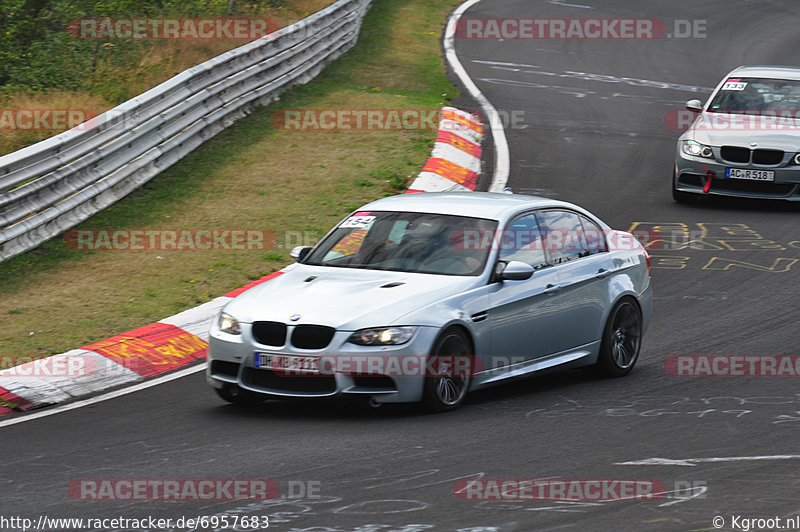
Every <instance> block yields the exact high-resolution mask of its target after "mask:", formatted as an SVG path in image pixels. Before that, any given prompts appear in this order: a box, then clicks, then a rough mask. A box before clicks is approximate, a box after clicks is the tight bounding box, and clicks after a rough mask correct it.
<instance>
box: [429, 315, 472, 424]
mask: <svg viewBox="0 0 800 532" xmlns="http://www.w3.org/2000/svg"><path fill="white" fill-rule="evenodd" d="M472 357H473V353H472V348H471V346H470V341H469V338H467V335H466V334H465V333H464V332H462V331H460V330H459V329H449V330H447V331H445V333H444V334H442V336H440V337H439V339H438V340H436V344H435V345H434V348H433V353H432V354H431V361H430V363H429V364H428V366H427V367H428V371H429V372H430V373H432V374H429V375H426V376H425V389H424V391H423V393H422V405H423V407H424V408H425V410H427V411H429V412H447V411H449V410H455V409H456V408H458V407H459V406H461V403H463V402H464V397H465V396H466V395H467V389H468V388H469V383H470V376H471V374H472V360H473V358H472Z"/></svg>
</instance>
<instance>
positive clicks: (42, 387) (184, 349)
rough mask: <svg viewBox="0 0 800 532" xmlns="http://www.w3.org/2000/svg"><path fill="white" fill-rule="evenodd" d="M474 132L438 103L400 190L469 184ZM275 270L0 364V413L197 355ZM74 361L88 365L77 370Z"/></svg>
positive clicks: (144, 374) (472, 182)
mask: <svg viewBox="0 0 800 532" xmlns="http://www.w3.org/2000/svg"><path fill="white" fill-rule="evenodd" d="M482 139H483V126H482V124H481V122H480V119H479V118H478V117H476V116H474V115H472V114H470V113H468V112H465V111H460V110H458V109H455V108H452V107H445V108H444V109H442V120H441V122H440V124H439V134H438V137H437V139H436V144H435V146H434V148H433V152H432V154H431V158H430V159H429V160H428V162H427V164H426V165H425V167H424V168H423V170H422V172H421V173H420V174H419V176H418V177H417V178H416V179H415V180H414V182H413V183H412V184H411V187H409V189H408V190H407V191H406V192H407V193H408V192H445V191H464V192H469V191H472V190H475V186H476V185H477V181H478V175H479V174H480V168H481V140H482ZM291 267H292V266H291V265H290V266H287V268H291ZM284 270H285V269H284ZM281 273H282V271H279V272H275V273H272V274H270V275H267V276H266V277H263V278H261V279H258V280H257V281H253V282H252V283H250V284H248V285H245V286H243V287H241V288H238V289H236V290H233V291H231V292H228V293H227V294H225V295H223V296H220V297H218V298H216V299H213V300H212V301H209V302H208V303H204V304H202V305H200V306H198V307H195V308H192V309H189V310H186V311H184V312H181V313H180V314H176V315H174V316H170V317H169V318H165V319H163V320H161V321H159V322H156V323H152V324H150V325H146V326H144V327H140V328H138V329H134V330H132V331H128V332H126V333H122V334H119V335H117V336H113V337H111V338H108V339H106V340H103V341H100V342H96V343H93V344H90V345H86V346H83V347H82V348H80V349H73V350H72V351H68V352H66V353H61V354H58V355H53V356H52V357H49V358H48V361H49V362H48V364H46V365H43V364H42V363H41V361H32V362H27V363H25V364H22V365H20V366H15V367H13V368H9V369H6V370H2V371H0V415H5V414H12V413H14V412H16V411H28V410H33V409H36V408H40V407H43V406H47V405H52V404H58V403H64V402H67V401H71V400H74V399H77V398H80V397H84V396H86V395H90V394H93V393H98V392H101V391H103V390H107V389H109V388H114V387H117V386H121V385H126V384H131V383H135V382H138V381H142V380H144V379H147V378H150V377H154V376H156V375H160V374H162V373H166V372H168V371H172V370H176V369H179V368H182V367H184V366H188V365H190V364H192V363H193V362H195V361H197V360H202V359H204V358H205V357H206V351H207V347H208V331H209V328H210V325H211V320H213V319H215V318H216V316H217V314H218V313H219V311H220V309H222V307H224V306H225V305H226V304H227V303H228V302H229V301H230V300H231V299H233V298H234V297H236V296H238V295H239V294H241V293H242V292H244V291H246V290H248V289H250V288H252V287H254V286H256V285H259V284H261V283H263V282H266V281H269V280H270V279H272V278H274V277H277V276H278V275H280V274H281ZM61 359H65V360H61ZM59 368H61V369H59ZM64 368H66V369H64ZM76 368H77V369H76ZM81 368H88V369H87V370H86V371H84V372H81Z"/></svg>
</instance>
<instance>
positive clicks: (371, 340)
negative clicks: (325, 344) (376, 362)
mask: <svg viewBox="0 0 800 532" xmlns="http://www.w3.org/2000/svg"><path fill="white" fill-rule="evenodd" d="M416 330H417V328H416V327H381V328H377V329H361V330H360V331H356V332H354V333H353V334H351V335H350V338H348V340H347V341H348V342H350V343H353V344H357V345H400V344H404V343H406V342H408V341H409V340H411V337H412V336H414V332H415V331H416Z"/></svg>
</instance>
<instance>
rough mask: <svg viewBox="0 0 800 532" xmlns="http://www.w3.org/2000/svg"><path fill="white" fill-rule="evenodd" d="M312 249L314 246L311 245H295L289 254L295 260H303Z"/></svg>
mask: <svg viewBox="0 0 800 532" xmlns="http://www.w3.org/2000/svg"><path fill="white" fill-rule="evenodd" d="M312 249H313V248H312V247H311V246H297V247H293V248H292V250H291V251H290V252H289V256H290V257H292V260H294V261H295V262H303V259H304V258H306V255H308V253H309V252H310V251H311V250H312Z"/></svg>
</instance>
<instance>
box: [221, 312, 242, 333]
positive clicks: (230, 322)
mask: <svg viewBox="0 0 800 532" xmlns="http://www.w3.org/2000/svg"><path fill="white" fill-rule="evenodd" d="M217 324H218V325H219V330H220V331H222V332H225V333H228V334H242V328H241V327H240V326H239V320H237V319H236V318H234V317H233V316H231V315H230V314H228V313H226V312H221V313H220V315H219V319H218V320H217Z"/></svg>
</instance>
